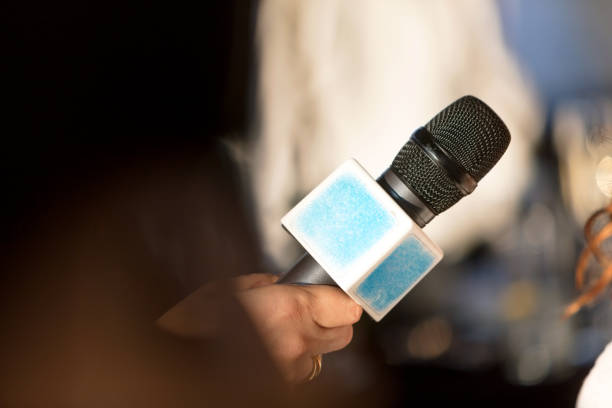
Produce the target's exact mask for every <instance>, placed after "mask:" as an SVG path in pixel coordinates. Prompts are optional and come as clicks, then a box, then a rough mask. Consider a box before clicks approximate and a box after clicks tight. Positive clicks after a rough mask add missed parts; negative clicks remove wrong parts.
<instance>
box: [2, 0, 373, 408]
mask: <svg viewBox="0 0 612 408" xmlns="http://www.w3.org/2000/svg"><path fill="white" fill-rule="evenodd" d="M253 7H254V5H253V4H252V3H243V2H240V4H238V3H237V2H229V3H223V4H213V3H210V4H209V3H200V4H198V5H192V4H177V3H172V4H165V5H163V6H157V5H153V4H149V3H147V4H144V3H143V4H134V3H127V4H126V3H121V2H120V3H112V2H104V3H103V4H89V3H87V4H85V3H82V2H73V3H71V2H68V3H53V4H51V3H49V4H39V5H37V6H36V7H33V6H30V5H25V4H12V5H11V6H10V7H9V11H8V13H7V14H5V16H4V17H5V18H7V23H6V24H5V25H4V27H5V29H7V30H8V32H9V33H11V34H10V36H5V39H10V40H11V42H10V44H9V45H8V47H5V48H4V50H5V53H6V55H5V57H7V64H3V68H2V69H3V70H4V72H3V75H2V77H3V81H4V86H3V89H4V90H5V92H4V93H3V97H4V99H5V101H6V102H9V105H10V106H9V108H8V110H7V111H5V114H6V119H7V120H6V121H4V129H3V134H4V135H5V139H4V142H5V143H4V144H3V152H4V155H3V160H2V171H1V172H0V177H1V185H2V186H3V202H4V204H5V206H4V210H3V212H2V213H1V216H2V224H3V233H4V234H3V245H2V248H1V251H2V258H1V270H2V273H3V275H2V282H1V287H2V291H3V292H2V296H1V300H0V302H1V305H2V310H3V315H2V318H1V320H0V323H1V324H2V332H3V333H2V336H1V338H0V366H1V367H2V374H0V405H2V406H3V407H22V406H45V407H53V406H58V407H59V406H62V407H65V406H92V407H95V406H105V407H106V406H129V407H138V406H146V407H158V406H159V407H162V406H245V405H247V404H248V405H249V406H266V407H269V406H287V405H288V404H292V405H294V406H306V405H308V404H310V403H313V401H325V402H330V401H331V402H332V403H333V402H334V401H336V400H335V399H334V398H337V397H334V396H333V394H332V393H326V392H325V390H323V391H321V392H320V393H319V394H317V393H315V394H313V393H312V392H309V391H302V389H296V390H293V392H290V391H291V389H290V388H289V387H288V386H287V383H288V382H291V383H295V382H303V381H305V380H307V379H308V378H310V377H312V374H313V373H314V372H313V369H314V367H316V366H315V362H314V360H313V356H317V355H319V354H322V353H326V352H329V351H333V350H337V349H340V348H342V347H344V346H346V345H347V344H348V342H349V341H350V340H351V335H352V328H351V324H353V323H355V322H356V321H357V320H358V319H359V317H360V314H361V310H360V308H359V307H358V306H357V305H356V304H354V303H353V302H352V301H351V300H350V299H349V298H348V297H347V296H346V295H344V294H343V293H342V292H340V291H339V290H338V289H335V288H331V287H308V288H302V287H295V286H285V285H273V282H274V278H273V277H272V276H270V275H268V274H262V273H261V272H262V270H263V268H262V267H261V262H260V259H261V256H260V254H259V251H258V242H257V239H256V237H255V234H254V233H253V228H252V226H251V221H250V217H249V212H248V207H249V203H248V200H247V199H245V196H244V195H243V194H242V191H241V189H240V187H241V186H240V184H239V179H238V176H237V174H236V171H235V169H234V167H233V163H232V162H231V160H230V158H229V157H228V155H227V154H226V152H225V150H224V148H223V144H222V143H221V137H222V136H228V135H234V138H236V139H238V138H240V137H241V136H240V135H242V134H244V133H246V130H247V127H248V126H247V124H248V107H247V99H248V93H249V92H248V88H249V78H248V74H249V71H248V70H249V64H250V52H251V51H250V31H249V27H250V18H251V15H252V13H253ZM253 273H255V274H253ZM245 274H246V275H245ZM230 278H231V279H230ZM210 282H215V283H210ZM190 294H191V295H190ZM160 317H161V318H160ZM156 323H157V324H156ZM313 385H314V386H315V389H316V384H313ZM302 397H303V398H302ZM336 405H338V403H337V404H336Z"/></svg>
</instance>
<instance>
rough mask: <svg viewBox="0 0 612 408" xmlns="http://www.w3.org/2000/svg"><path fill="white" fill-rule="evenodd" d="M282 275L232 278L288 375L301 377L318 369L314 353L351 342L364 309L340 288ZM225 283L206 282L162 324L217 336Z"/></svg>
mask: <svg viewBox="0 0 612 408" xmlns="http://www.w3.org/2000/svg"><path fill="white" fill-rule="evenodd" d="M276 280H277V277H276V276H274V275H270V274H250V275H243V276H240V277H237V278H234V279H232V280H231V281H230V282H229V283H230V287H231V291H232V293H233V295H234V297H235V298H236V299H237V300H238V302H239V303H240V304H241V305H242V306H243V308H244V310H245V311H246V313H247V315H248V316H249V318H250V319H251V321H252V323H253V325H254V326H255V328H256V330H257V332H258V334H259V335H260V337H261V339H262V341H263V343H264V344H265V346H266V348H267V350H268V352H269V354H270V357H271V358H272V360H273V361H274V362H275V363H276V365H277V367H278V368H279V370H280V372H281V373H282V375H283V377H284V378H285V379H286V380H287V381H288V382H290V383H299V382H302V381H304V380H305V379H306V378H308V376H309V375H310V373H311V372H312V369H313V361H312V357H313V356H316V355H318V354H325V353H329V352H332V351H336V350H340V349H342V348H344V347H346V346H347V345H348V344H349V343H350V342H351V340H352V337H353V326H352V325H353V324H355V323H357V322H358V321H359V319H360V318H361V314H362V309H361V307H360V306H359V305H357V304H356V303H355V302H354V301H353V300H352V299H350V298H349V297H348V296H347V295H346V294H345V293H344V292H342V291H341V290H340V289H338V288H334V287H331V286H324V285H312V286H310V285H304V286H298V285H275V284H274V282H275V281H276ZM222 288H223V285H222V284H221V283H213V284H210V285H204V286H202V287H201V288H199V289H198V290H196V291H195V292H193V293H192V294H191V295H189V296H188V297H187V298H185V299H184V300H182V301H181V302H179V303H178V304H177V305H175V306H174V307H173V308H172V309H170V310H169V311H168V312H167V313H165V314H164V315H163V316H162V317H161V318H160V319H159V320H158V325H159V326H160V327H162V328H163V329H165V330H167V331H169V332H172V333H174V334H177V335H181V336H185V337H206V336H214V335H215V334H216V330H217V328H218V327H219V321H218V319H220V318H222V316H223V314H222V310H219V308H218V307H216V304H217V302H216V301H215V299H216V293H218V292H219V291H221V290H223V289H222Z"/></svg>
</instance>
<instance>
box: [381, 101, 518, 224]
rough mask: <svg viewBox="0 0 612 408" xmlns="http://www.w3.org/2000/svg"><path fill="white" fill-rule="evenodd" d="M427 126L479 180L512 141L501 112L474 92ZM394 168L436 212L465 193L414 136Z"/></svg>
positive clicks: (393, 164)
mask: <svg viewBox="0 0 612 408" xmlns="http://www.w3.org/2000/svg"><path fill="white" fill-rule="evenodd" d="M425 128H426V129H427V130H429V132H430V133H431V134H432V136H433V138H434V140H435V142H436V143H437V144H438V145H440V146H441V147H443V148H444V149H445V150H446V151H447V152H448V153H450V155H451V156H452V158H453V159H454V160H456V161H457V162H458V163H459V164H461V165H462V166H463V168H464V169H465V170H466V171H467V172H468V173H469V174H470V175H471V176H472V177H473V178H474V179H475V180H476V181H479V180H480V179H481V178H482V177H483V176H484V175H485V174H487V173H488V171H489V170H491V168H492V167H493V166H494V165H495V163H497V161H498V160H499V159H500V158H501V156H502V155H503V154H504V152H505V151H506V148H507V147H508V144H509V143H510V132H509V131H508V128H507V127H506V125H505V124H504V123H503V122H502V120H501V119H500V118H499V116H497V114H496V113H495V112H493V110H492V109H491V108H489V107H488V106H487V105H486V104H485V103H484V102H482V101H481V100H479V99H477V98H475V97H473V96H464V97H463V98H460V99H458V100H457V101H455V102H453V103H452V104H450V105H449V106H447V107H446V108H445V109H444V110H442V111H441V112H440V113H438V114H437V115H436V116H435V117H434V118H433V119H432V120H430V121H429V123H427V125H425ZM391 168H392V169H393V170H394V172H395V173H396V174H397V175H398V176H399V177H400V178H401V179H402V181H404V183H406V185H408V186H409V187H410V189H411V190H412V191H413V192H414V193H415V194H416V195H418V196H419V197H420V198H421V200H423V202H424V203H425V204H426V205H427V206H428V207H429V208H430V209H431V210H432V211H433V212H434V213H435V214H439V213H441V212H442V211H444V210H446V209H447V208H449V207H450V206H452V205H453V204H455V203H456V202H457V201H459V200H460V199H461V197H463V194H462V193H461V191H460V190H459V189H458V188H457V187H456V185H455V184H454V183H453V181H452V180H451V179H450V178H449V176H448V175H447V174H446V172H445V171H444V170H443V169H442V168H440V167H438V166H437V165H436V164H434V162H433V161H432V160H431V159H430V158H429V157H428V156H427V155H426V154H425V153H424V152H423V151H422V150H421V149H420V148H419V147H418V146H416V145H415V144H414V142H413V141H411V140H409V141H408V143H406V144H405V145H404V147H402V149H401V150H400V152H399V153H398V154H397V156H395V159H394V160H393V163H392V165H391Z"/></svg>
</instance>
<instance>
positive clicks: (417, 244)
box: [160, 96, 510, 382]
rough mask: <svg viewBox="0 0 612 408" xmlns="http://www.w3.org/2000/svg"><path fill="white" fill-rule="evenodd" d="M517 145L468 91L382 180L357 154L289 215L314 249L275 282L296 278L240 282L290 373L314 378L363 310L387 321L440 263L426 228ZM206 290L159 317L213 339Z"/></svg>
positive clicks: (290, 227)
mask: <svg viewBox="0 0 612 408" xmlns="http://www.w3.org/2000/svg"><path fill="white" fill-rule="evenodd" d="M509 142H510V134H509V132H508V129H507V128H506V126H505V125H504V123H503V122H502V121H501V119H500V118H499V117H498V116H497V115H496V114H495V113H494V112H493V111H492V110H491V108H489V107H488V106H487V105H486V104H484V103H483V102H482V101H480V100H478V99H476V98H474V97H472V96H466V97H463V98H461V99H459V100H457V101H455V102H454V103H452V104H451V105H449V106H448V107H447V108H445V109H444V110H442V111H441V112H440V113H439V114H438V115H436V116H435V117H434V118H433V119H432V120H431V121H429V122H428V123H427V124H426V125H425V126H424V127H422V128H419V129H417V130H416V131H415V132H414V133H413V135H412V136H411V138H410V139H409V140H408V142H407V143H406V144H405V145H404V146H403V147H402V149H401V150H400V152H399V153H398V154H397V156H396V157H395V159H394V160H393V162H392V164H391V166H390V167H389V169H388V170H386V171H385V172H384V173H383V174H382V175H381V176H380V177H379V178H378V180H376V181H375V180H374V179H373V178H372V177H371V176H370V175H369V174H368V173H367V172H366V170H365V169H363V168H362V167H361V166H360V165H359V164H358V163H357V162H356V161H354V160H349V161H347V162H345V163H344V164H342V165H341V166H340V167H339V168H338V169H336V170H335V171H334V172H333V173H332V174H331V175H330V176H329V177H328V178H327V179H325V180H324V181H323V182H322V183H321V184H320V185H319V186H317V187H316V188H315V189H314V190H313V191H312V192H311V193H310V194H308V195H307V196H306V197H305V198H304V199H303V200H302V201H301V202H300V203H298V204H297V205H296V206H295V207H294V208H293V209H292V210H291V211H289V213H288V214H287V215H285V217H283V220H282V224H283V226H284V227H285V229H286V230H287V231H288V232H289V233H291V234H292V235H293V236H294V237H295V238H296V239H297V240H298V242H299V243H300V244H301V245H302V246H303V247H304V248H305V249H306V250H307V251H308V253H307V254H305V255H304V256H303V257H302V258H301V259H300V260H299V261H298V263H297V264H296V265H295V266H294V267H293V268H292V269H291V270H290V271H289V272H288V273H287V274H285V276H283V277H282V278H281V279H280V280H278V281H277V282H276V283H291V284H293V285H274V284H272V283H274V281H275V278H273V277H272V276H271V275H246V276H242V277H239V278H236V279H235V280H234V290H235V297H236V298H237V299H238V300H239V302H240V303H241V304H242V306H243V307H244V309H245V310H246V312H247V314H248V315H249V317H250V318H251V320H252V322H253V323H254V325H255V326H256V329H257V331H258V333H259V334H260V336H261V338H262V340H263V342H264V343H265V344H266V345H267V348H268V350H269V352H270V355H271V356H272V358H273V359H274V360H275V362H276V363H277V365H278V367H279V368H280V370H281V372H282V373H283V374H284V376H285V378H286V379H288V380H289V381H291V382H300V381H303V380H305V379H311V378H312V377H313V376H316V375H317V374H318V373H319V372H320V368H321V366H320V363H321V357H320V355H321V354H323V353H327V352H331V351H335V350H338V349H341V348H343V347H345V346H346V345H348V343H349V342H350V341H351V338H352V333H353V330H352V324H354V323H356V322H357V321H358V320H359V318H360V316H361V310H362V308H363V310H365V311H366V312H367V313H368V314H369V315H370V316H371V317H372V318H374V319H375V320H376V321H379V320H380V319H382V318H383V317H384V316H385V315H386V314H387V313H388V312H389V311H390V310H391V309H392V308H393V307H394V306H395V305H396V304H397V303H398V302H399V301H400V300H401V299H402V298H403V297H404V296H405V295H406V294H407V293H408V292H409V291H410V290H411V289H412V288H413V287H414V286H415V285H416V284H417V283H418V282H419V280H420V279H422V278H423V277H424V276H425V275H426V274H427V273H428V272H429V271H430V270H431V269H432V268H433V267H434V266H435V265H436V264H437V263H438V262H439V261H440V260H441V259H442V250H441V249H440V248H439V247H438V246H437V245H436V244H435V242H433V241H432V240H431V239H430V238H429V237H428V236H427V235H426V234H425V233H424V232H423V230H422V229H421V228H422V227H424V226H425V225H426V224H427V223H428V222H429V221H430V220H431V219H432V218H433V217H434V216H436V215H438V214H440V213H441V212H443V211H444V210H446V209H448V208H449V207H451V206H452V205H453V204H455V203H456V202H457V201H459V200H460V199H461V198H462V197H464V196H465V195H467V194H470V193H471V192H472V191H473V190H474V188H475V187H476V185H477V183H478V181H480V179H481V178H482V177H483V176H484V175H485V174H486V173H487V172H488V171H489V170H490V169H491V168H492V167H493V166H494V165H495V163H497V161H498V160H499V159H500V157H501V156H502V155H503V153H504V152H505V150H506V148H507V146H508V144H509ZM334 286H339V287H340V288H337V287H334ZM209 292H211V291H210V288H208V289H207V286H204V287H203V288H201V289H199V290H198V291H196V292H194V293H193V294H192V295H190V296H189V297H188V298H186V299H185V300H183V301H182V302H181V303H179V304H178V305H176V306H175V307H174V308H173V309H171V310H170V311H169V312H168V313H167V314H166V315H164V316H163V317H162V318H161V319H160V325H161V326H162V327H164V328H165V329H167V330H169V331H172V332H175V333H177V334H183V335H196V336H197V335H205V333H201V332H200V331H201V328H202V327H203V326H205V325H203V322H204V321H206V320H207V319H208V320H210V319H214V318H222V312H218V313H212V314H211V313H204V312H205V311H206V310H213V307H208V306H206V302H204V301H208V300H211V299H213V296H212V295H211V293H209ZM213 292H214V291H213ZM347 295H348V296H347ZM213 326H214V325H213ZM313 363H314V366H313Z"/></svg>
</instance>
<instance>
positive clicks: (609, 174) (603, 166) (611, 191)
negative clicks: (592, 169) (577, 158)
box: [595, 156, 612, 198]
mask: <svg viewBox="0 0 612 408" xmlns="http://www.w3.org/2000/svg"><path fill="white" fill-rule="evenodd" d="M595 180H596V181H597V187H599V190H600V191H601V192H602V193H603V194H604V195H605V196H606V197H610V198H612V156H606V157H604V158H603V159H601V161H600V162H599V164H598V165H597V172H596V173H595Z"/></svg>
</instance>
